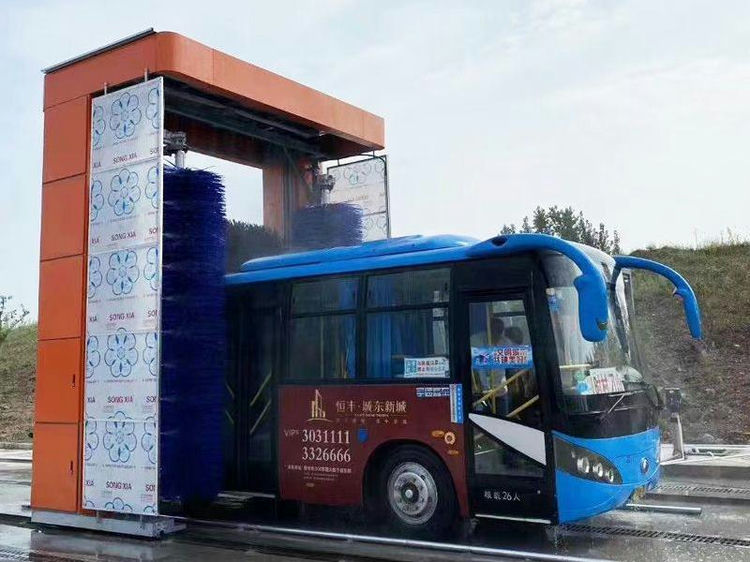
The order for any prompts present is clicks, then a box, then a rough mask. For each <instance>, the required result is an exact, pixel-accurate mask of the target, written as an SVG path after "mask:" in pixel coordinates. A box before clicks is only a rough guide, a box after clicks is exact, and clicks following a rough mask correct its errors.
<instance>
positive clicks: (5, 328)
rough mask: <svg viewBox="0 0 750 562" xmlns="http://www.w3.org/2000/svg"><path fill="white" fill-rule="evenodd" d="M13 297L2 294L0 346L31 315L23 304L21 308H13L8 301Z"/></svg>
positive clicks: (0, 296) (0, 301)
mask: <svg viewBox="0 0 750 562" xmlns="http://www.w3.org/2000/svg"><path fill="white" fill-rule="evenodd" d="M12 299H13V297H9V296H3V295H0V346H2V345H3V342H4V341H5V338H7V337H8V334H10V333H11V332H12V331H13V330H14V329H15V328H17V327H18V326H20V325H21V324H23V321H24V320H25V319H26V317H27V316H28V315H29V311H28V310H26V308H25V307H24V306H23V305H21V309H20V310H19V309H13V310H11V309H10V308H9V304H8V303H10V301H11V300H12Z"/></svg>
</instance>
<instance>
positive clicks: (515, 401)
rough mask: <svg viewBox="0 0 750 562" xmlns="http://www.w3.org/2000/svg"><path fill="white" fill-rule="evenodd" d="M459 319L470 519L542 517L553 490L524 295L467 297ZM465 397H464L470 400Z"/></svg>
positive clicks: (546, 517)
mask: <svg viewBox="0 0 750 562" xmlns="http://www.w3.org/2000/svg"><path fill="white" fill-rule="evenodd" d="M462 302H463V304H462V308H463V311H464V321H463V322H461V323H460V324H461V325H462V327H463V329H462V330H461V331H462V332H463V334H462V335H463V337H460V338H459V342H460V345H461V346H462V348H463V349H462V350H461V353H462V364H463V368H462V371H463V382H464V388H465V392H464V396H466V400H467V402H468V404H467V410H468V418H469V419H468V421H469V423H468V426H467V447H468V454H467V457H468V465H469V466H468V475H469V476H468V479H469V493H470V499H471V503H472V511H473V513H474V514H475V515H476V516H477V517H481V518H493V519H510V520H523V521H531V522H537V523H547V522H550V521H551V520H552V519H553V516H552V514H553V510H554V497H553V494H554V491H553V488H552V484H551V478H548V477H547V475H548V473H549V471H548V469H547V466H546V465H547V463H548V460H549V461H551V459H548V451H549V448H548V437H547V434H548V432H545V431H544V423H543V415H542V400H541V399H540V394H539V385H538V384H537V376H536V373H537V369H536V368H535V365H534V345H533V339H534V338H533V337H532V336H533V324H534V323H533V318H532V315H531V314H529V306H528V303H529V298H527V297H526V296H525V295H524V294H523V293H520V294H514V293H507V294H506V293H503V294H499V293H498V294H492V295H487V294H486V293H485V294H482V295H466V298H464V299H462ZM469 397H470V398H469Z"/></svg>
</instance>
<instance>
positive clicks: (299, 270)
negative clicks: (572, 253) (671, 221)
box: [225, 234, 612, 285]
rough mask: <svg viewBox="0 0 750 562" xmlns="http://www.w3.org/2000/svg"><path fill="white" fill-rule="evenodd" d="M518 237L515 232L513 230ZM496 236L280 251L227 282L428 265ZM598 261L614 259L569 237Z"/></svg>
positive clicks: (483, 251)
mask: <svg viewBox="0 0 750 562" xmlns="http://www.w3.org/2000/svg"><path fill="white" fill-rule="evenodd" d="M515 236H517V235H515ZM496 239H497V238H491V239H489V240H486V241H480V240H478V239H476V238H472V237H469V236H456V235H452V234H441V235H435V236H421V235H414V236H402V237H400V238H390V239H387V240H377V241H374V242H365V243H364V244H361V245H359V246H343V247H337V248H326V249H323V250H313V251H309V252H298V253H293V254H280V255H275V256H268V257H263V258H256V259H253V260H249V261H247V262H245V263H244V264H242V267H241V269H240V272H239V273H234V274H231V275H227V276H226V277H225V282H226V284H227V285H246V284H252V283H262V282H264V281H280V280H284V279H296V278H302V277H315V276H320V275H335V274H341V275H344V274H347V273H356V272H360V271H368V270H376V269H387V268H392V267H408V266H415V265H429V264H431V263H434V264H439V263H448V262H454V261H462V260H467V259H472V258H477V257H480V256H487V255H491V254H493V253H495V251H496V250H497V248H496V247H495V246H494V245H493V242H494V241H495V240H496ZM568 244H571V245H573V246H575V247H577V248H579V249H580V250H581V251H583V252H584V253H585V254H586V255H588V256H589V258H590V259H591V260H592V261H593V262H594V263H595V264H597V267H599V265H598V264H599V263H601V262H602V261H603V260H605V259H606V260H607V261H612V258H611V257H610V256H608V255H607V254H605V253H603V252H600V251H598V250H596V249H595V248H592V247H590V246H586V245H584V244H578V243H575V242H569V243H568Z"/></svg>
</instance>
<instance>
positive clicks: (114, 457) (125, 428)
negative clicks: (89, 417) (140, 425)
mask: <svg viewBox="0 0 750 562" xmlns="http://www.w3.org/2000/svg"><path fill="white" fill-rule="evenodd" d="M102 445H104V448H105V449H106V450H107V451H108V452H109V460H111V461H112V462H115V463H127V462H128V461H129V460H130V457H131V456H132V453H133V451H135V448H136V446H137V445H138V439H137V438H136V436H135V423H134V422H133V419H132V418H130V417H128V416H127V415H125V413H124V412H121V411H118V412H116V413H115V415H114V416H110V417H109V418H108V419H107V421H106V422H105V426H104V439H103V440H102Z"/></svg>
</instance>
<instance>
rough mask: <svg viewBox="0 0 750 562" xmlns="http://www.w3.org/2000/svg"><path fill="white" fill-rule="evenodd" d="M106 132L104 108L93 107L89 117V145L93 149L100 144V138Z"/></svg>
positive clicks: (99, 106)
mask: <svg viewBox="0 0 750 562" xmlns="http://www.w3.org/2000/svg"><path fill="white" fill-rule="evenodd" d="M106 130H107V123H106V121H105V120H104V108H103V107H102V106H101V105H94V111H93V112H92V115H91V144H92V145H93V146H94V148H97V147H99V145H101V144H102V137H103V136H104V131H106Z"/></svg>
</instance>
